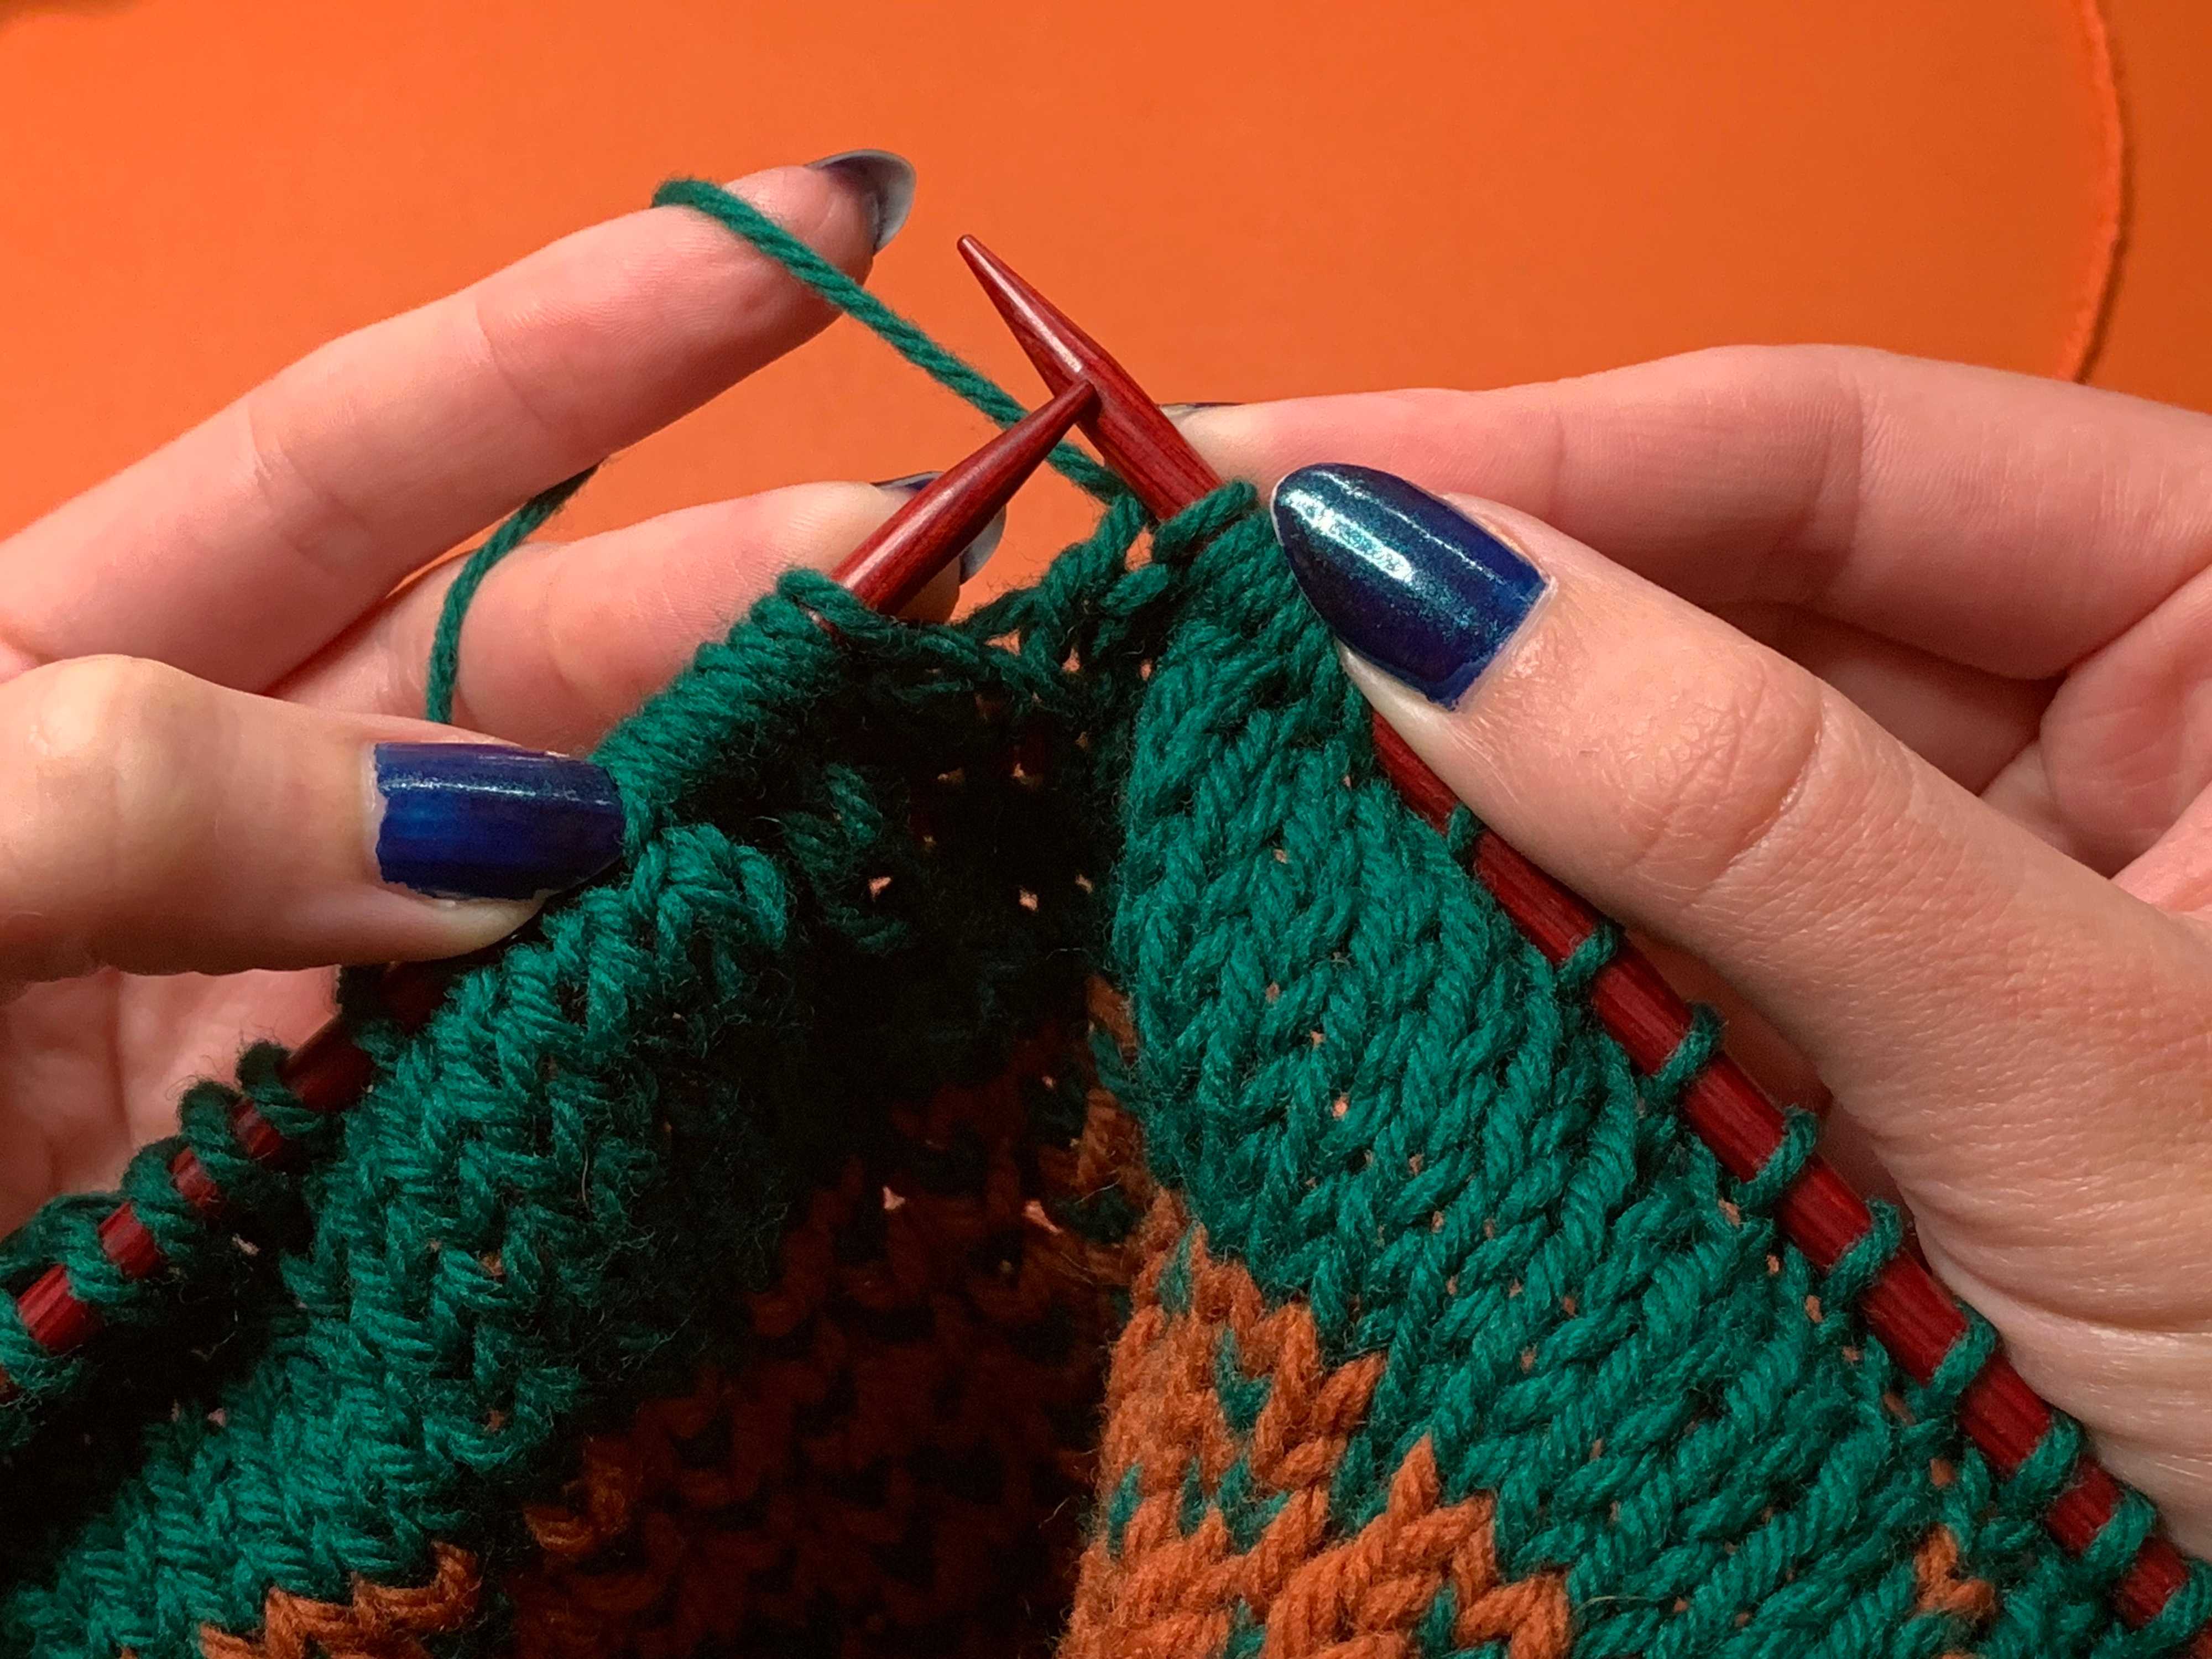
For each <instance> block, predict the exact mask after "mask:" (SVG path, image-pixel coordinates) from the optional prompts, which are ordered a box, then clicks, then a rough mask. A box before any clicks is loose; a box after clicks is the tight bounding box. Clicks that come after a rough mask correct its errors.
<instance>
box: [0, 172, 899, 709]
mask: <svg viewBox="0 0 2212 1659" xmlns="http://www.w3.org/2000/svg"><path fill="white" fill-rule="evenodd" d="M892 168H893V171H892V173H890V175H889V176H886V175H885V174H884V173H883V172H882V170H881V169H880V168H879V169H878V172H877V173H876V175H875V177H874V179H873V180H872V183H873V185H874V186H875V187H874V188H873V189H871V188H870V184H871V179H870V178H869V175H868V173H867V172H866V169H865V168H862V169H855V168H854V167H778V168H775V169H773V170H771V171H769V172H766V173H756V174H754V175H752V176H751V177H750V178H749V179H744V180H741V181H739V182H738V184H737V185H734V186H732V188H733V189H734V190H736V191H738V193H739V194H742V195H744V197H747V199H749V200H750V202H751V203H752V204H754V205H755V206H757V207H758V208H760V209H761V210H763V212H765V213H767V214H769V216H771V217H773V218H775V219H776V220H777V221H778V222H781V223H782V224H784V225H786V226H787V227H788V228H790V229H791V230H792V231H793V233H794V234H797V235H799V237H801V238H802V239H804V240H806V241H807V242H809V243H810V244H811V246H815V247H816V248H817V249H819V250H820V251H821V252H822V253H823V255H825V256H826V257H827V258H830V259H832V260H834V261H835V262H836V263H837V264H839V265H841V266H842V267H844V268H846V269H848V270H852V271H854V272H856V273H857V272H860V271H864V270H866V267H867V264H868V261H869V259H870V258H871V256H872V254H873V252H875V251H876V248H877V247H878V245H879V240H880V239H881V238H882V237H883V236H886V235H888V234H889V233H890V231H894V230H896V228H897V224H896V220H897V219H898V218H899V217H902V216H903V212H904V203H903V201H902V200H901V199H899V197H900V192H901V191H902V190H903V191H910V188H911V172H910V170H908V169H905V167H904V164H903V163H902V162H896V161H895V160H894V161H893V162H892ZM900 173H903V176H904V180H905V182H904V184H903V185H902V183H901V179H900V177H899V176H898V175H899V174H900ZM887 210H888V211H887ZM832 315H833V313H832V312H831V311H830V309H829V307H828V306H826V305H825V304H823V302H822V301H819V300H817V299H816V298H815V297H814V296H813V295H811V293H809V292H808V291H807V290H806V289H805V288H804V287H803V286H801V284H799V283H798V282H796V281H794V280H793V279H792V278H791V277H790V276H787V275H786V274H785V273H784V271H783V270H781V268H780V267H779V266H777V265H775V264H774V263H772V262H771V261H769V259H767V258H764V257H763V256H762V255H760V254H758V253H757V252H754V251H753V250H752V249H751V248H750V247H749V246H745V245H744V244H743V243H740V242H739V241H738V240H737V239H735V238H734V237H732V236H731V235H730V234H728V233H727V232H726V231H724V230H722V229H720V228H718V227H716V226H714V225H713V224H710V223H708V222H707V221H706V220H704V219H703V218H702V217H700V216H698V215H696V214H693V213H688V212H684V211H682V210H675V209H667V208H662V209H653V210H647V211H643V212H639V213H633V214H629V215H627V216H624V217H623V218H620V219H616V220H612V221H610V222H606V223H605V224H600V225H596V226H593V227H592V228H590V229H587V230H583V231H580V232H577V233H576V234H573V235H570V236H568V237H565V238H563V239H562V240H560V241H557V242H555V243H553V244H552V245H551V246H548V247H546V248H544V249H541V250H540V251H539V252H536V253H533V254H532V255H530V256H529V257H528V258H525V259H523V260H521V261H520V262H519V263H517V264H513V265H510V266H508V267H507V269H506V270H502V271H500V272H498V273H497V274H495V275H494V276H489V277H487V278H485V279H484V280H483V282H480V283H477V284H475V285H474V286H472V287H470V288H467V289H462V290H461V291H460V292H459V293H457V294H454V295H449V296H447V297H446V298H444V299H441V300H437V301H432V302H431V303H430V304H428V305H426V306H423V307H420V308H419V309H417V310H415V311H410V312H408V313H404V314H403V315H401V316H398V317H394V318H392V319H388V320H387V321H385V322H380V323H376V324H374V325H370V326H369V327H367V328H364V329H362V330H360V331H357V332H356V333H353V334H349V335H347V336H346V337H343V338H342V339H339V340H337V341H334V342H332V343H331V344H329V345H326V346H324V347H322V348H321V349H319V350H317V351H315V352H313V353H312V354H311V355H309V356H307V357H305V358H303V359H301V361H300V362H297V363H295V364H293V365H292V366H291V367H290V368H287V369H285V370H283V372H282V373H280V374H277V375H276V377H275V378H274V379H272V380H269V381H267V382H265V383H264V384H263V385H261V386H258V387H256V388H255V389H254V390H253V391H252V392H247V393H246V395H245V396H244V397H243V398H240V399H239V400H238V401H237V402H236V403H234V404H231V405H230V406H229V407H228V408H227V409H225V410H222V411H221V412H220V413H218V414H216V415H214V416H210V418H209V419H208V420H207V421H205V422H202V423H201V424H200V425H199V426H197V427H196V428H193V429H192V430H191V431H190V432H187V433H185V435H183V436H182V437H180V438H178V439H177V440H175V441H173V442H172V443H170V444H169V445H167V447H164V448H162V449H160V450H157V451H156V452H155V453H154V454H152V455H150V456H149V457H147V458H146V459H144V460H143V461H140V462H138V463H137V465H133V466H131V467H129V468H127V469H126V470H125V471H122V472H120V473H118V474H117V475H116V476H115V477H112V478H111V479H109V480H107V481H106V483H102V484H100V485H98V486H96V487H95V488H94V489H91V490H89V491H88V492H87V493H85V494H84V495H80V496H78V497H77V498H76V500H74V501H69V502H67V503H65V504H64V505H63V506H62V507H58V508H57V509H55V511H53V512H52V513H49V514H48V515H47V516H46V518H44V519H42V520H40V521H39V522H37V523H36V524H33V525H32V526H29V527H28V528H27V529H26V530H24V531H22V532H21V533H19V534H18V535H16V536H15V537H14V538H10V539H9V540H7V541H5V542H0V641H4V643H5V645H6V646H9V647H14V649H13V650H12V651H11V652H7V653H5V654H6V655H7V656H8V657H10V658H12V659H13V660H12V661H0V674H4V673H6V672H9V671H21V670H22V669H24V668H27V667H29V666H32V665H35V664H36V663H38V662H41V661H51V660H54V659H59V658H63V657H76V656H85V655H90V654H94V653H119V654H122V655H126V656H134V657H146V658H152V659H156V660H159V661H162V662H167V663H169V664H172V665H175V666H177V667H180V668H183V669H185V670H187V671H190V672H191V673H193V674H196V675H197V676H199V677H200V678H205V679H210V680H215V681H216V682H218V683H221V684H228V685H234V686H238V687H241V688H244V689H246V690H261V689H263V688H264V687H266V686H267V685H269V684H272V683H274V682H275V681H276V679H277V678H280V677H281V676H282V675H283V674H284V673H285V672H287V671H289V670H290V669H292V668H294V667H295V666H296V665H299V664H300V663H301V662H302V661H303V660H305V659H307V657H309V656H311V655H313V653H315V652H316V651H317V650H319V648H320V647H323V646H324V645H325V644H327V643H328V642H329V641H331V640H332V639H334V638H335V637H337V635H338V634H340V633H341V632H343V630H344V629H345V628H346V627H347V626H348V625H349V623H352V622H353V621H354V619H355V618H356V617H358V616H359V615H360V614H361V613H362V611H365V610H366V609H367V608H368V606H369V605H373V604H374V603H375V602H376V601H377V600H378V599H381V598H382V597H383V596H384V595H385V594H386V593H387V592H390V591H391V590H392V587H393V586H395V585H396V584H397V583H398V581H400V580H402V579H403V578H404V577H405V576H407V575H408V574H410V573H411V572H413V571H414V570H416V569H417V568H420V567H421V566H422V564H424V563H425V562H428V561H429V560H430V559H433V558H435V557H437V556H439V555H441V554H442V553H444V552H446V551H447V550H448V549H450V548H451V547H453V545H454V544H456V543H458V542H459V541H461V540H463V539H465V538H467V537H469V536H471V535H473V534H475V533H476V532H477V531H479V530H480V529H482V528H483V526H485V525H487V524H489V522H491V521H492V520H495V519H496V518H498V517H499V516H500V515H501V514H502V513H506V512H507V510H508V509H510V508H512V507H514V506H516V505H517V504H518V503H520V501H523V500H525V499H526V497H528V496H531V495H535V494H537V493H538V491H539V490H541V489H545V488H546V487H548V486H549V485H551V484H554V483H558V482H559V481H560V480H562V479H563V478H566V477H570V476H572V475H574V473H577V472H579V471H583V470H584V469H585V468H586V467H589V466H592V465H596V464H597V463H598V462H599V461H601V460H603V459H605V458H606V457H607V456H608V455H609V454H610V453H612V452H613V451H615V450H617V449H618V448H621V447H623V446H624V445H626V444H629V443H632V442H635V441H637V440H638V439H640V438H642V437H644V436H646V435H647V434H649V433H651V432H653V430H654V429H656V428H659V427H660V426H662V425H665V423H666V422H669V421H671V420H672V419H674V418H675V417H676V416H678V415H681V414H683V413H684V411H686V410H690V409H691V408H693V407H695V406H696V405H697V404H702V403H703V402H705V401H706V400H707V399H708V398H710V397H712V396H713V395H714V393H716V392H720V391H721V390H722V389H723V388H724V387H726V386H729V385H731V384H732V383H733V382H734V381H737V380H741V379H743V378H744V376H746V375H747V374H750V373H752V372H753V371H754V370H755V369H757V368H761V367H762V366H763V365H764V364H766V363H768V362H770V361H772V360H774V359H775V358H776V357H778V356H781V355H782V354H783V353H785V352H787V351H788V350H790V349H792V348H793V347H794V346H796V345H798V344H799V343H801V342H802V341H804V340H805V339H806V338H807V337H809V336H811V335H812V334H813V333H815V332H816V331H817V330H819V329H820V328H822V327H823V325H825V324H826V323H828V322H829V320H830V318H831V316H832Z"/></svg>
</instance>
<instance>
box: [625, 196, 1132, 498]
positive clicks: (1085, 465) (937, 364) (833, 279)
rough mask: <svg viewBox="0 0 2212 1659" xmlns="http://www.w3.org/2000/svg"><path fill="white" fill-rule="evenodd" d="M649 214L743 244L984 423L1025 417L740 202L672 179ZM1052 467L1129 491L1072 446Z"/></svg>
mask: <svg viewBox="0 0 2212 1659" xmlns="http://www.w3.org/2000/svg"><path fill="white" fill-rule="evenodd" d="M653 205H654V206H655V207H688V208H690V209H692V210H694V211H696V212H699V213H703V214H705V215H706V216H708V218H710V219H713V220H714V222H716V223H717V224H720V225H721V226H723V227H724V228H726V229H728V230H730V231H732V232H733V233H734V234H737V235H738V236H740V237H742V238H744V240H746V241H748V242H750V243H751V244H752V246H754V247H755V248H757V250H759V251H760V252H762V253H763V254H765V255H766V256H767V257H768V258H770V259H773V260H774V261H775V263H776V264H780V265H781V266H782V267H783V268H784V269H785V270H787V271H789V272H790V273H791V274H792V275H793V276H796V277H798V278H799V281H801V282H803V283H805V284H806V285H807V286H808V287H809V288H811V289H813V290H814V291H815V292H816V293H817V294H818V295H821V296H822V298H823V299H824V300H827V301H829V303H830V304H831V305H833V306H835V307H837V309H838V310H840V311H842V312H843V313H845V314H846V315H847V316H848V317H850V318H852V319H854V321H855V322H857V323H859V324H860V325H862V326H863V327H865V328H866V329H868V330H869V331H871V332H872V333H874V334H875V335H876V336H877V337H878V338H879V339H881V340H883V341H884V343H885V344H887V345H889V346H890V348H891V349H893V350H895V351H896V352H897V353H898V354H899V355H900V356H902V357H904V358H905V359H906V360H907V361H908V362H910V363H912V364H913V365H914V366H915V368H918V369H920V370H921V372H922V373H923V374H927V375H928V376H929V378H930V379H931V380H934V381H936V382H937V383H938V385H939V386H943V387H945V389H946V390H947V391H949V392H953V393H955V394H957V396H959V397H961V398H964V399H966V400H967V401H968V402H969V403H970V404H974V405H975V408H977V409H978V410H981V411H982V412H983V413H984V414H986V415H987V416H990V417H991V418H992V419H993V420H994V421H996V422H998V423H999V424H1000V426H1002V427H1005V426H1012V424H1013V423H1014V422H1016V421H1018V420H1020V419H1021V418H1022V416H1024V415H1025V414H1027V413H1028V412H1029V411H1028V410H1025V409H1024V408H1023V407H1022V405H1021V404H1019V403H1018V402H1017V401H1016V400H1015V399H1014V397H1013V395H1012V393H1011V392H1007V391H1006V388H1005V387H1004V386H1000V384H999V383H998V382H997V381H996V380H993V379H991V377H990V376H989V375H987V374H983V373H982V372H981V371H980V370H978V369H975V368H970V367H969V365H968V364H966V363H965V362H962V361H961V360H960V359H959V358H957V357H956V356H953V355H952V354H951V352H949V351H947V350H946V349H945V348H944V347H943V346H940V345H939V344H938V343H937V342H936V341H934V340H933V339H931V338H930V337H929V336H928V335H927V334H925V333H923V332H922V331H921V329H920V328H918V327H916V326H915V325H914V324H912V323H910V322H908V320H907V319H905V318H903V317H902V316H900V315H899V314H898V313H896V311H893V310H892V309H891V308H890V307H889V306H887V305H885V304H884V302H883V301H881V300H878V298H876V296H875V295H872V294H871V293H869V292H868V290H867V289H865V288H863V287H861V286H860V283H856V282H854V280H853V279H852V278H851V277H850V276H847V275H846V274H845V273H844V272H843V271H842V270H838V269H837V267H836V266H835V265H833V264H830V263H829V261H828V260H827V259H825V258H823V257H822V256H821V255H820V254H819V253H817V252H815V251H814V250H813V249H812V248H811V247H809V246H807V245H806V244H805V242H803V241H801V240H799V238H798V237H796V236H794V235H793V234H791V233H790V232H789V231H787V230H786V229H785V228H783V227H782V226H781V225H779V224H778V223H776V222H775V220H773V219H771V218H769V216H767V215H766V214H764V213H763V212H762V211H761V210H759V209H758V208H757V207H755V206H753V204H751V203H750V202H748V201H746V200H745V199H744V197H741V196H733V195H732V194H731V193H730V192H729V191H726V190H724V189H723V188H722V187H721V186H720V185H714V184H708V182H707V181H706V180H705V179H670V180H669V181H668V182H667V183H666V184H665V185H661V187H660V188H659V190H657V191H654V192H653ZM1052 465H1053V466H1054V469H1055V470H1056V471H1059V472H1060V474H1061V475H1062V476H1063V477H1066V478H1067V479H1068V480H1069V482H1071V483H1074V484H1076V485H1078V486H1079V487H1080V488H1082V489H1085V490H1088V491H1089V492H1090V493H1091V495H1095V496H1097V498H1098V499H1099V500H1100V501H1108V502H1110V501H1114V500H1115V498H1117V497H1119V496H1121V495H1126V494H1127V493H1128V487H1127V485H1126V484H1124V483H1122V482H1121V479H1120V478H1119V477H1116V476H1115V474H1114V473H1113V472H1112V471H1109V469H1108V468H1106V467H1103V466H1101V465H1099V464H1098V463H1097V461H1095V460H1093V459H1091V457H1090V456H1088V455H1086V454H1085V453H1083V452H1082V451H1081V450H1079V449H1078V448H1076V447H1074V446H1073V445H1072V444H1061V445H1060V446H1059V447H1057V448H1055V449H1054V451H1053V453H1052Z"/></svg>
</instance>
